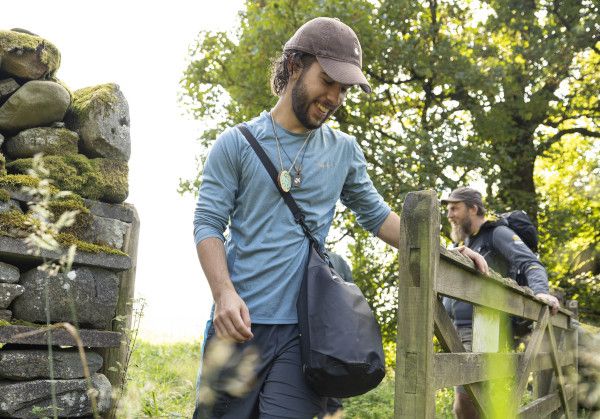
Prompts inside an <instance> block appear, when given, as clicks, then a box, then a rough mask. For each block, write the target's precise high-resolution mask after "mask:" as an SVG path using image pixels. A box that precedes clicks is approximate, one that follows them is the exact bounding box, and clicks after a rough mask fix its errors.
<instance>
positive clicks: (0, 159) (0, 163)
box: [0, 153, 6, 176]
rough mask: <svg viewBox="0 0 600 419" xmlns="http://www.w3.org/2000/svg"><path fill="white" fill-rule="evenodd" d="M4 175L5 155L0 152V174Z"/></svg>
mask: <svg viewBox="0 0 600 419" xmlns="http://www.w3.org/2000/svg"><path fill="white" fill-rule="evenodd" d="M5 175H6V157H4V154H2V153H0V176H5Z"/></svg>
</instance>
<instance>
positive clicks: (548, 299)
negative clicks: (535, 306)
mask: <svg viewBox="0 0 600 419" xmlns="http://www.w3.org/2000/svg"><path fill="white" fill-rule="evenodd" d="M535 296H536V297H537V298H539V299H540V300H543V301H544V302H545V303H546V304H548V305H549V306H550V314H552V315H553V316H554V315H555V314H556V313H558V308H559V307H560V303H559V302H558V298H556V297H555V296H554V295H550V294H544V293H539V294H536V295H535Z"/></svg>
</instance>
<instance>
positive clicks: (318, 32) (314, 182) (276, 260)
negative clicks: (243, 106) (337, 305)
mask: <svg viewBox="0 0 600 419" xmlns="http://www.w3.org/2000/svg"><path fill="white" fill-rule="evenodd" d="M361 67H362V51H361V46H360V43H359V41H358V38H357V36H356V34H355V33H354V31H353V30H352V29H351V28H350V27H348V26H347V25H345V24H344V23H342V22H341V21H339V20H337V19H332V18H316V19H313V20H311V21H309V22H307V23H305V24H304V25H303V26H302V27H300V28H299V29H298V31H297V32H296V33H295V34H294V36H292V38H290V40H289V41H288V42H287V43H286V44H285V46H284V49H283V54H282V55H281V57H280V58H279V60H277V61H276V62H275V63H274V66H273V76H272V90H273V92H274V94H276V95H277V96H279V100H278V102H277V104H276V105H275V107H274V108H273V109H272V110H271V111H270V112H263V113H261V114H260V115H259V116H258V117H256V118H254V119H252V120H251V121H249V122H247V127H248V129H249V130H250V132H251V133H252V134H253V135H254V137H256V139H257V140H258V142H259V144H260V145H261V147H262V148H263V149H264V150H265V152H266V154H267V155H268V157H269V158H270V159H271V161H272V162H273V164H274V165H275V167H276V168H277V171H278V182H279V183H280V186H281V187H282V189H287V188H290V189H291V193H292V195H293V197H294V199H295V200H296V202H297V203H298V205H299V206H300V207H301V208H302V210H303V212H304V214H305V217H306V218H305V222H306V224H307V226H308V227H309V228H310V230H311V231H312V233H313V235H314V236H315V237H316V238H317V240H318V241H319V242H320V243H321V245H323V243H324V242H325V238H326V237H327V233H328V231H329V228H330V226H331V223H332V221H333V216H334V212H335V207H336V204H337V202H338V200H341V202H342V203H343V204H344V205H345V206H346V207H348V208H350V209H351V210H352V211H353V212H354V213H355V214H356V219H357V222H358V224H359V225H361V226H362V227H363V228H365V229H366V230H368V231H370V232H371V233H373V234H374V235H376V236H377V237H379V238H380V239H382V240H383V241H385V242H386V243H388V244H391V245H392V246H395V247H397V246H398V243H399V233H400V219H399V217H398V215H397V214H396V213H394V212H392V211H391V210H390V208H389V207H388V205H387V204H386V203H385V202H384V201H383V199H382V197H381V196H380V195H379V193H378V192H377V191H376V190H375V188H374V187H373V183H372V182H371V180H370V179H369V176H368V174H367V165H366V161H365V158H364V155H363V153H362V151H361V149H360V147H359V146H358V144H357V141H356V139H355V138H354V137H352V136H350V135H348V134H345V133H343V132H340V131H338V130H335V129H333V128H331V127H329V126H328V125H326V124H325V121H326V120H327V119H328V118H329V117H330V116H331V115H332V114H333V113H334V112H335V111H336V110H337V109H338V108H339V107H340V106H341V105H342V103H343V102H344V98H345V96H346V93H347V92H348V90H349V89H350V88H351V87H352V86H354V85H358V86H360V87H361V89H362V90H363V91H364V92H366V93H369V92H370V91H371V87H370V86H369V83H368V82H367V80H366V78H365V76H364V75H363V73H362V70H361ZM227 228H228V229H229V234H228V236H227V238H225V236H224V231H225V230H226V229H227ZM194 237H195V242H196V246H197V251H198V257H199V259H200V263H201V265H202V269H203V270H204V274H205V276H206V278H207V280H208V282H209V285H210V288H211V291H212V295H213V298H214V306H213V310H212V313H211V321H210V322H209V324H208V325H207V330H206V332H205V337H206V340H205V343H206V341H210V340H211V339H212V337H213V336H218V337H220V338H224V339H230V340H233V341H235V342H237V347H238V348H239V349H243V348H245V347H246V346H248V345H253V346H254V347H256V348H258V350H259V352H260V354H261V355H260V358H259V360H258V364H257V365H256V368H255V371H256V379H255V386H253V388H252V389H251V390H250V391H249V392H248V393H247V394H246V395H245V396H244V397H233V396H231V395H230V394H227V392H226V391H224V390H223V388H222V387H219V386H218V385H217V386H216V387H217V388H215V389H214V390H215V391H216V398H215V400H216V401H215V403H214V405H213V406H212V408H211V407H209V406H207V405H205V404H203V403H199V404H198V407H197V409H196V412H195V414H194V417H197V418H209V417H225V418H235V419H238V418H250V417H259V416H260V417H261V418H269V417H271V418H281V417H291V418H312V417H313V416H315V415H316V414H317V413H318V412H319V410H320V408H321V407H322V405H323V403H324V399H323V398H321V397H319V396H318V395H317V394H316V393H315V392H314V391H313V390H312V389H311V388H310V387H309V386H308V385H307V383H306V382H305V381H304V378H303V376H302V371H301V362H300V350H299V336H298V327H297V321H298V320H297V314H296V299H297V296H298V292H299V288H300V283H301V281H302V277H303V274H304V268H305V265H306V258H307V256H308V248H309V243H308V240H307V239H306V237H305V235H304V233H303V231H302V228H301V227H300V226H299V225H298V224H296V222H295V221H294V218H293V216H292V213H291V212H290V210H289V208H288V207H287V206H286V204H285V203H284V201H283V200H282V198H281V195H280V193H279V191H278V190H277V189H276V187H275V185H274V184H273V182H272V179H271V178H270V177H269V175H268V173H267V171H266V170H265V168H264V166H263V165H262V163H261V162H260V160H259V159H258V157H257V155H256V154H255V152H254V151H253V150H252V148H251V147H250V145H249V144H248V143H247V141H246V140H245V138H244V137H243V136H242V134H241V132H239V130H237V129H235V128H231V129H228V130H226V131H225V132H224V133H223V134H221V135H220V136H219V138H217V140H216V142H215V143H214V145H213V146H212V148H211V150H210V152H209V155H208V157H207V160H206V163H205V166H204V171H203V179H202V185H201V186H200V191H199V197H198V203H197V207H196V212H195V218H194ZM474 257H475V258H477V256H474ZM476 263H478V264H481V263H485V262H483V258H481V257H479V258H478V259H477V260H476ZM340 333H343V331H340Z"/></svg>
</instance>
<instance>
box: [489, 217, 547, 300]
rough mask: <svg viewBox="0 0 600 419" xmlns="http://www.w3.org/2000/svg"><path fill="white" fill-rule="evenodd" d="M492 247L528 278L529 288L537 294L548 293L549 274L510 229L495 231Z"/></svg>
mask: <svg viewBox="0 0 600 419" xmlns="http://www.w3.org/2000/svg"><path fill="white" fill-rule="evenodd" d="M492 246H493V247H494V248H495V249H496V250H497V251H498V252H499V253H500V254H501V255H502V256H503V257H504V258H505V259H506V260H507V261H508V262H509V263H510V264H511V265H512V267H514V268H516V269H515V270H516V271H517V270H518V272H523V273H524V275H525V277H526V278H527V286H528V287H529V288H531V289H532V291H533V292H534V293H535V294H539V293H545V294H547V293H548V290H549V288H548V274H547V273H546V269H545V268H544V266H543V265H542V263H541V262H540V261H539V260H538V258H537V257H536V256H535V254H534V253H533V252H532V251H531V250H530V249H529V247H527V245H526V244H525V243H524V242H523V241H522V240H521V238H520V237H519V236H518V235H517V234H516V233H515V232H514V231H512V230H511V229H510V228H508V227H505V226H499V227H497V228H495V229H494V232H493V236H492Z"/></svg>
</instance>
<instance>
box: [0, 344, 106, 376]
mask: <svg viewBox="0 0 600 419" xmlns="http://www.w3.org/2000/svg"><path fill="white" fill-rule="evenodd" d="M85 356H86V360H87V365H88V368H89V371H90V374H93V373H96V372H98V370H99V369H100V368H102V357H101V356H100V355H98V354H97V353H95V352H89V351H88V352H86V354H85ZM52 358H53V361H54V362H53V364H54V365H53V366H54V378H55V379H58V380H68V379H73V378H83V377H84V374H83V363H82V362H81V358H80V356H79V352H78V351H77V350H75V349H73V350H56V349H55V350H54V351H52ZM49 368H50V366H49V363H48V351H47V350H44V349H23V350H16V349H13V350H0V379H7V380H19V381H20V380H35V379H38V378H50V369H49Z"/></svg>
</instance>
